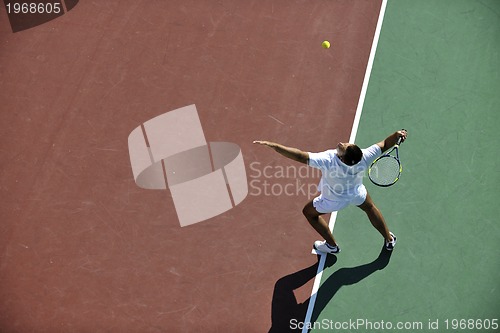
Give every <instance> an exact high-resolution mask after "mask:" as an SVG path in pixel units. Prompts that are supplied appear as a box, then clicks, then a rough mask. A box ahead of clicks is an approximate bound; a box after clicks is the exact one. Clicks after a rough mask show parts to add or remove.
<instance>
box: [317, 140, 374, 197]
mask: <svg viewBox="0 0 500 333" xmlns="http://www.w3.org/2000/svg"><path fill="white" fill-rule="evenodd" d="M361 151H362V152H363V157H362V158H361V161H359V163H357V164H355V165H353V166H349V165H347V164H345V163H344V162H342V161H341V160H340V159H339V157H338V155H337V150H336V149H331V150H327V151H324V152H321V153H309V165H310V166H312V167H314V168H317V169H320V170H321V174H322V176H321V181H320V183H319V185H318V186H319V191H320V192H321V195H322V197H324V198H326V199H329V200H338V199H349V198H351V197H352V196H355V195H357V194H359V192H360V187H362V186H363V177H364V174H365V171H366V170H367V169H368V167H369V166H370V164H371V163H372V162H373V161H374V160H375V159H376V158H377V157H379V156H380V155H381V154H382V150H381V149H380V147H379V146H378V145H377V144H374V145H372V146H370V147H368V148H366V149H362V150H361Z"/></svg>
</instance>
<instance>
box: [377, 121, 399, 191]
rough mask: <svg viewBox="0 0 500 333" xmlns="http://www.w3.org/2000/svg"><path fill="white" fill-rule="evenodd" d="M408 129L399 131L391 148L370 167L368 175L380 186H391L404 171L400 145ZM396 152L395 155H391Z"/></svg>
mask: <svg viewBox="0 0 500 333" xmlns="http://www.w3.org/2000/svg"><path fill="white" fill-rule="evenodd" d="M406 132H407V131H406V130H405V129H403V130H401V131H399V132H398V134H399V138H398V141H397V143H396V144H395V145H394V146H393V147H392V149H391V150H389V151H388V152H386V153H384V154H383V155H382V156H380V157H378V158H377V159H376V160H375V161H373V163H372V164H371V165H370V168H369V169H368V177H369V178H370V180H371V181H372V183H374V184H375V185H378V186H383V187H387V186H391V185H394V184H396V182H397V181H398V180H399V176H400V175H401V172H402V171H403V166H402V165H401V161H400V160H399V145H400V144H401V143H402V142H403V141H404V140H405V139H406ZM393 152H394V155H391V154H392V153H393Z"/></svg>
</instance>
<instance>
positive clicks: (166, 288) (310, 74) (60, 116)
mask: <svg viewBox="0 0 500 333" xmlns="http://www.w3.org/2000/svg"><path fill="white" fill-rule="evenodd" d="M380 5H381V1H361V0H359V1H350V0H344V1H288V0H276V1H192V0H191V1H189V0H188V1H186V0H170V1H168V2H167V1H95V2H91V1H80V2H79V3H78V4H77V5H76V6H75V7H74V8H73V9H72V10H71V11H70V12H68V13H66V14H65V15H62V16H60V17H58V18H56V19H54V20H51V21H49V22H47V23H44V24H41V25H38V26H36V27H33V28H30V29H26V30H23V31H19V32H16V33H13V32H12V29H11V27H10V25H9V21H8V20H7V14H6V9H5V7H2V8H1V10H0V85H1V90H0V101H1V111H0V124H1V131H0V152H1V159H0V161H1V162H0V163H1V164H0V194H1V197H2V201H1V203H0V216H1V223H0V331H1V332H175V333H177V332H245V333H248V332H267V331H269V330H271V331H273V332H287V330H286V327H284V324H283V322H286V320H288V319H287V318H289V317H292V314H293V316H296V317H298V318H300V316H302V317H303V316H304V311H305V309H304V307H305V308H307V299H308V297H309V296H310V293H311V288H312V280H311V278H312V277H313V276H314V274H315V271H316V267H315V266H314V265H315V263H316V262H317V258H316V257H315V256H313V255H311V254H310V253H311V246H312V243H313V242H314V241H315V240H316V239H318V236H317V235H316V233H315V232H314V230H312V228H311V227H310V226H309V225H308V223H307V221H306V220H305V219H304V217H303V216H302V213H301V210H302V207H303V206H304V204H305V203H306V202H307V200H308V199H309V198H312V196H313V195H314V193H309V192H310V191H309V190H308V189H309V188H311V187H310V186H312V185H314V184H315V183H316V182H317V178H318V177H317V174H314V173H313V172H312V171H309V172H310V173H306V174H305V175H304V174H302V175H296V174H293V172H292V170H303V169H300V168H299V167H300V166H299V165H297V164H294V162H291V161H289V160H286V159H284V158H282V157H280V156H278V155H277V154H276V153H274V152H273V151H271V150H269V149H266V148H265V147H262V146H255V145H252V141H253V140H257V139H261V140H271V141H277V142H280V143H283V144H286V145H289V146H295V147H298V148H301V149H304V150H309V151H320V150H325V149H327V148H330V147H331V146H332V145H334V144H336V143H337V142H338V141H347V140H348V139H349V134H350V131H351V126H352V122H353V118H354V113H355V110H356V107H357V103H358V99H359V93H360V90H361V86H362V81H363V77H364V73H365V69H366V64H367V61H368V56H369V52H370V47H371V41H372V38H373V34H374V31H375V26H376V23H377V18H378V14H379V10H380ZM325 39H328V40H330V41H331V43H332V47H331V48H330V49H328V50H325V49H322V48H321V42H322V41H323V40H325ZM191 104H195V105H196V107H197V109H198V112H199V116H200V120H201V124H202V125H203V130H204V134H205V137H206V138H207V140H208V141H227V142H232V143H235V144H237V145H239V146H240V147H241V150H242V154H243V158H244V162H245V166H246V172H247V177H248V182H249V184H250V186H249V193H248V195H247V197H246V199H245V200H244V201H243V202H242V203H240V204H239V205H237V206H236V207H235V208H233V209H232V210H229V211H227V212H225V213H223V214H221V215H218V216H216V217H213V218H211V219H209V220H206V221H203V222H200V223H197V224H194V225H190V226H187V227H180V225H179V221H178V218H177V215H176V212H175V209H174V205H173V202H172V197H171V194H170V193H169V191H168V190H163V191H161V190H144V189H141V188H139V187H138V186H137V185H136V184H135V182H134V179H133V176H132V171H131V165H130V158H129V153H128V147H127V137H128V135H129V134H130V132H131V131H132V130H133V129H134V128H136V127H137V126H140V124H142V123H144V122H145V121H147V120H149V119H151V118H154V117H155V116H158V115H160V114H163V113H165V112H168V111H171V110H174V109H177V108H180V107H183V106H186V105H191ZM282 166H283V167H286V166H291V168H290V169H287V170H288V171H286V172H285V173H284V174H283V173H279V172H282V171H283V169H282V168H281V167H282ZM301 168H304V167H301ZM264 171H265V172H266V173H264ZM302 172H304V171H302ZM266 182H267V183H266ZM265 184H268V185H265ZM266 186H267V187H266ZM286 186H287V187H286ZM285 187H286V188H287V191H288V192H287V193H284V192H283V189H284V188H285ZM266 189H267V192H266ZM269 191H271V192H269ZM273 191H274V192H273ZM193 209H196V207H193ZM304 269H305V270H304ZM290 274H292V275H291V276H290ZM311 274H312V275H311ZM287 276H288V278H284V277H287ZM282 278H284V279H282ZM277 282H278V283H277ZM275 286H276V288H275ZM295 302H298V303H303V302H305V304H304V305H303V306H296V303H295ZM285 326H286V325H285ZM272 327H273V328H272Z"/></svg>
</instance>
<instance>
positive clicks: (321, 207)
mask: <svg viewBox="0 0 500 333" xmlns="http://www.w3.org/2000/svg"><path fill="white" fill-rule="evenodd" d="M366 195H367V192H366V187H365V186H364V185H361V186H360V187H359V188H358V189H357V193H356V194H355V195H352V196H349V197H345V198H338V199H337V198H336V199H326V198H324V197H323V195H322V194H320V195H319V196H318V197H316V198H314V199H313V206H314V208H316V210H317V211H318V213H322V214H328V213H332V212H338V211H339V210H341V209H344V208H346V207H347V206H349V205H356V206H359V205H361V204H362V203H363V202H365V200H366Z"/></svg>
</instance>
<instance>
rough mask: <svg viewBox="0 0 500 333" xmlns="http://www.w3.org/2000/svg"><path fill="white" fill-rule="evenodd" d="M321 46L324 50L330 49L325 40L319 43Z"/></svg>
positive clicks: (328, 43)
mask: <svg viewBox="0 0 500 333" xmlns="http://www.w3.org/2000/svg"><path fill="white" fill-rule="evenodd" d="M321 46H323V48H324V49H329V48H330V42H329V41H327V40H325V41H324V42H323V43H321Z"/></svg>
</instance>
